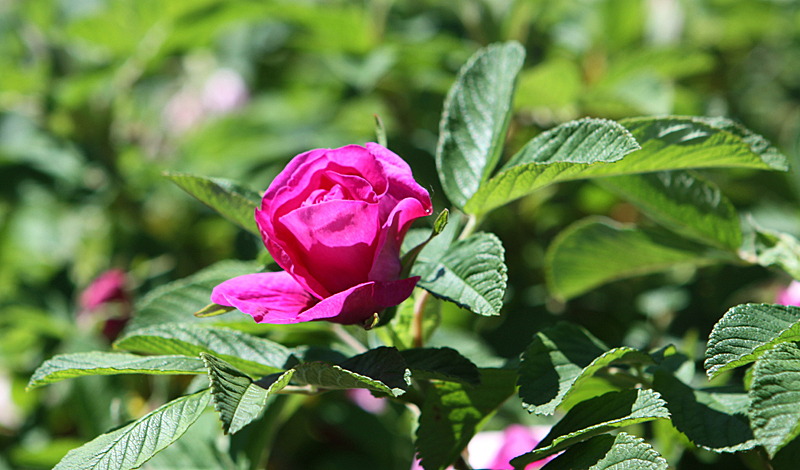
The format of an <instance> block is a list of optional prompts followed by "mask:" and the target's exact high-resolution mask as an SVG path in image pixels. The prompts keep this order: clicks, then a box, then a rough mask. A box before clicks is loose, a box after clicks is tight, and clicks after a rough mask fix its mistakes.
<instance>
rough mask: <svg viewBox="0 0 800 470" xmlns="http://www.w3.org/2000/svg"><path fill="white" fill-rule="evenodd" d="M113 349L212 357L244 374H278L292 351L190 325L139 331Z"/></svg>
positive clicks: (232, 332)
mask: <svg viewBox="0 0 800 470" xmlns="http://www.w3.org/2000/svg"><path fill="white" fill-rule="evenodd" d="M114 347H115V348H116V349H124V350H126V351H132V352H137V353H143V354H181V355H184V356H190V357H198V356H199V354H200V353H201V352H204V353H209V354H213V355H215V356H217V357H220V358H222V359H224V360H225V361H228V362H230V363H231V364H233V365H234V366H236V367H237V368H239V369H241V370H243V371H245V372H246V373H248V374H253V375H256V376H260V375H268V374H272V373H274V372H279V371H282V370H283V369H285V368H286V367H287V362H289V361H290V358H291V356H292V351H291V350H290V349H288V348H286V347H285V346H283V345H281V344H278V343H275V342H273V341H270V340H268V339H264V338H259V337H257V336H253V335H250V334H247V333H243V332H241V331H238V330H233V329H231V328H225V327H214V326H203V325H198V324H192V323H168V324H164V325H155V326H151V327H148V328H141V329H138V330H136V331H134V332H133V333H131V334H129V335H126V336H125V337H123V338H121V339H119V340H118V341H117V342H116V343H114Z"/></svg>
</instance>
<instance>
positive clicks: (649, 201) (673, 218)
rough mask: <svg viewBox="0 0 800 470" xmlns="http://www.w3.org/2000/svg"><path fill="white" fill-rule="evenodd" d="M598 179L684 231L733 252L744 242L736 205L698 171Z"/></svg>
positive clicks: (639, 206) (702, 240)
mask: <svg viewBox="0 0 800 470" xmlns="http://www.w3.org/2000/svg"><path fill="white" fill-rule="evenodd" d="M595 182H596V183H597V184H599V185H600V186H603V187H604V188H606V189H609V190H611V191H614V192H616V193H617V194H619V195H620V196H622V197H624V198H625V199H627V200H628V201H630V202H632V203H633V204H635V205H636V206H637V207H638V208H639V209H641V210H642V212H644V213H645V214H647V215H648V216H650V217H651V218H652V219H653V220H655V221H657V222H658V223H660V224H663V225H664V226H666V227H667V228H669V229H671V230H673V231H675V232H677V233H680V234H681V235H684V236H686V237H689V238H692V239H695V240H697V241H699V242H701V243H707V244H710V245H713V246H716V247H718V248H722V249H727V250H730V251H734V252H735V251H736V250H738V249H739V247H740V246H741V244H742V230H741V228H740V223H739V214H738V213H737V212H736V208H735V207H733V204H731V202H730V201H729V200H728V198H727V197H725V195H724V194H722V192H721V191H720V190H719V187H718V186H717V185H716V184H714V183H712V182H710V181H708V180H706V179H704V178H702V177H701V176H700V175H699V174H697V173H695V172H691V171H670V172H666V171H662V172H657V173H646V174H643V175H623V176H613V177H609V178H598V179H596V180H595Z"/></svg>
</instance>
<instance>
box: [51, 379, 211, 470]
mask: <svg viewBox="0 0 800 470" xmlns="http://www.w3.org/2000/svg"><path fill="white" fill-rule="evenodd" d="M210 400H211V391H210V389H206V390H203V391H202V392H198V393H195V394H193V395H187V396H184V397H181V398H178V399H175V400H172V401H171V402H169V403H167V404H166V405H163V406H161V407H160V408H158V409H156V410H155V411H152V412H150V413H148V414H147V415H146V416H144V417H143V418H141V419H139V420H137V421H135V422H133V423H131V424H129V425H127V426H125V427H123V428H120V429H117V430H116V431H113V432H110V433H107V434H103V435H100V436H98V437H97V438H95V439H94V440H92V441H90V442H88V443H86V444H84V445H83V446H81V447H78V448H77V449H73V450H71V451H69V453H67V455H66V456H65V457H64V458H63V459H62V460H61V462H59V463H58V465H56V467H55V468H54V469H53V470H128V469H133V468H137V467H140V466H141V465H142V464H144V463H145V462H147V461H148V460H149V459H150V458H151V457H152V456H153V455H155V454H157V453H158V452H160V451H161V450H162V449H164V448H165V447H167V446H168V445H170V444H172V443H173V442H175V441H176V440H177V439H178V438H179V437H181V436H182V435H183V433H184V432H186V429H188V428H189V426H191V425H192V424H193V423H194V422H195V421H197V418H199V417H200V414H201V413H202V412H203V410H205V408H206V406H208V403H209V401H210Z"/></svg>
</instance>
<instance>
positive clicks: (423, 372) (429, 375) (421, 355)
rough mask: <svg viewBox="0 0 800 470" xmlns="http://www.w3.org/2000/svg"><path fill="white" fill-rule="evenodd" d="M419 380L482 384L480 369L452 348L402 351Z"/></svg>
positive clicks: (413, 374)
mask: <svg viewBox="0 0 800 470" xmlns="http://www.w3.org/2000/svg"><path fill="white" fill-rule="evenodd" d="M400 354H401V355H402V356H403V359H404V360H405V361H406V364H408V368H409V369H411V375H412V377H414V378H415V379H417V380H430V379H434V380H445V381H456V382H464V383H467V384H470V385H473V386H478V385H480V383H481V377H480V374H479V373H478V367H477V366H476V365H475V364H473V363H472V361H470V360H469V359H467V358H466V357H464V356H462V355H461V354H459V353H458V351H456V350H455V349H451V348H417V349H407V350H405V351H400Z"/></svg>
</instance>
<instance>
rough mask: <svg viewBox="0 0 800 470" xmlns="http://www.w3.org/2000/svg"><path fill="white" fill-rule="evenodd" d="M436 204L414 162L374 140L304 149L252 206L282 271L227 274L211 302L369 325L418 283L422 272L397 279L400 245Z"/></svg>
mask: <svg viewBox="0 0 800 470" xmlns="http://www.w3.org/2000/svg"><path fill="white" fill-rule="evenodd" d="M431 211H432V206H431V199H430V195H429V194H428V192H427V191H426V190H425V189H424V188H422V187H421V186H420V185H419V184H417V182H416V181H414V178H413V176H412V174H411V168H410V167H409V166H408V164H407V163H406V162H404V161H403V160H402V159H401V158H400V157H398V156H397V155H395V154H394V153H392V152H391V151H389V150H387V149H386V148H384V147H382V146H380V145H378V144H375V143H368V144H366V147H361V146H358V145H348V146H346V147H342V148H338V149H317V150H312V151H310V152H306V153H303V154H300V155H298V156H296V157H295V158H294V159H292V161H290V162H289V164H288V165H287V166H286V168H285V169H284V170H283V171H282V172H281V173H280V174H279V175H278V176H277V177H276V178H275V180H274V181H273V182H272V184H270V186H269V189H267V191H266V193H265V194H264V197H263V199H262V201H261V208H260V209H256V213H255V216H256V223H257V224H258V228H259V231H260V232H261V238H262V239H263V240H264V244H265V245H266V247H267V250H268V251H269V252H270V254H271V255H272V257H273V258H274V259H275V261H276V262H277V263H278V265H279V266H280V267H281V268H283V269H284V270H285V271H283V272H274V273H258V274H247V275H244V276H240V277H237V278H234V279H230V280H228V281H225V282H223V283H222V284H220V285H218V286H217V287H215V288H214V290H213V292H212V294H211V301H212V302H214V303H217V304H219V305H225V306H229V307H235V308H238V309H239V310H241V311H242V312H244V313H247V314H249V315H252V316H253V318H254V319H255V321H256V322H258V323H299V322H305V321H311V320H327V321H330V322H335V323H342V324H356V323H361V324H366V325H370V324H371V323H372V320H373V318H374V316H375V315H376V314H377V313H379V312H381V311H382V310H384V309H385V308H387V307H392V306H394V305H397V304H399V303H400V302H402V301H403V300H405V299H407V298H408V297H409V296H410V295H411V292H412V291H413V290H414V286H415V285H416V284H417V281H418V280H419V277H410V278H405V279H400V274H401V271H402V265H401V262H400V246H401V245H402V243H403V238H405V235H406V232H407V231H408V228H409V227H410V226H411V223H412V222H413V221H414V220H415V219H417V218H419V217H423V216H426V215H429V214H430V213H431Z"/></svg>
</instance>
